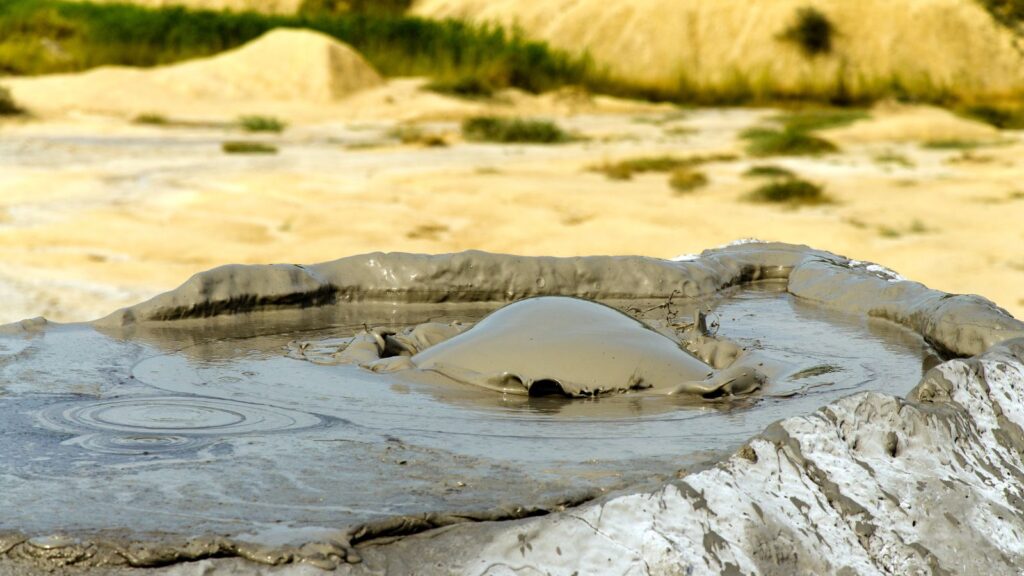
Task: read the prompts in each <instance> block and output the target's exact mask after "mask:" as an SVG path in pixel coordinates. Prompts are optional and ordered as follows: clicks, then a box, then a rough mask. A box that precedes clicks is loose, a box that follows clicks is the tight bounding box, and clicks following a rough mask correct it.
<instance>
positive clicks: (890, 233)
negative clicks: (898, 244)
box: [878, 226, 903, 239]
mask: <svg viewBox="0 0 1024 576" xmlns="http://www.w3.org/2000/svg"><path fill="white" fill-rule="evenodd" d="M878 235H879V236H881V237H882V238H889V239H894V238H899V237H900V236H903V233H902V232H900V231H899V230H897V229H895V228H893V227H892V226H879V227H878Z"/></svg>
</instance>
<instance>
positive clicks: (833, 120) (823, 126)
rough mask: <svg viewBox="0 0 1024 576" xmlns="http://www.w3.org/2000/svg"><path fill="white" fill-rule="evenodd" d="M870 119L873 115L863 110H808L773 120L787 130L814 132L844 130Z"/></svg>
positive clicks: (797, 111) (793, 112) (787, 114)
mask: <svg viewBox="0 0 1024 576" xmlns="http://www.w3.org/2000/svg"><path fill="white" fill-rule="evenodd" d="M870 117H871V115H870V114H868V112H867V111H866V110H864V109H862V108H807V109H803V110H795V111H791V112H787V113H785V114H781V115H779V116H776V117H775V118H773V119H772V120H774V121H775V122H778V123H779V124H781V125H782V127H783V128H784V129H786V130H790V131H794V132H814V131H816V130H828V129H830V128H842V127H843V126H849V125H850V124H853V123H854V122H857V121H860V120H867V119H868V118H870Z"/></svg>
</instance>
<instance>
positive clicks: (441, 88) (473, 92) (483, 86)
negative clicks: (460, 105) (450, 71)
mask: <svg viewBox="0 0 1024 576" xmlns="http://www.w3.org/2000/svg"><path fill="white" fill-rule="evenodd" d="M425 88H426V89H427V90H430V91H432V92H437V93H439V94H448V95H449V96H458V97H459V98H468V99H476V100H485V99H488V98H493V97H494V92H495V87H494V84H493V83H492V82H491V81H490V80H488V79H486V78H480V77H478V76H461V77H458V78H454V79H450V80H448V79H440V80H434V81H433V82H430V83H429V84H427V85H426V86H425Z"/></svg>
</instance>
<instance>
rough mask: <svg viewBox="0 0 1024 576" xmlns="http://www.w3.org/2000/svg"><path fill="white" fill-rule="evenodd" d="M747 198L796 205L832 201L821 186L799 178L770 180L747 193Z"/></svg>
mask: <svg viewBox="0 0 1024 576" xmlns="http://www.w3.org/2000/svg"><path fill="white" fill-rule="evenodd" d="M747 200H750V201H751V202H767V203H772V204H787V205H789V206H794V207H796V206H811V205H816V204H828V203H831V199H829V197H828V196H826V195H825V193H824V190H823V188H822V187H821V186H819V185H817V184H814V183H811V182H808V181H806V180H801V179H799V178H785V179H782V180H775V181H773V182H769V183H767V184H765V185H763V186H760V187H758V188H756V189H754V190H753V191H752V192H750V193H749V194H747Z"/></svg>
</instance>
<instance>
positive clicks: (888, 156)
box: [874, 151, 914, 168]
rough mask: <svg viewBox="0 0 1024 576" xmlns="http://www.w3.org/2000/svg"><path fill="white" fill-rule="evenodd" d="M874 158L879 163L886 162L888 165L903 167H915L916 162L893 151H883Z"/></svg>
mask: <svg viewBox="0 0 1024 576" xmlns="http://www.w3.org/2000/svg"><path fill="white" fill-rule="evenodd" d="M874 160H875V162H877V163H879V164H885V165H888V166H900V167H903V168H913V167H914V162H913V161H912V160H911V159H910V158H907V157H906V156H904V155H903V154H898V153H896V152H892V151H887V152H882V153H881V154H878V155H877V156H875V158H874Z"/></svg>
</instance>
